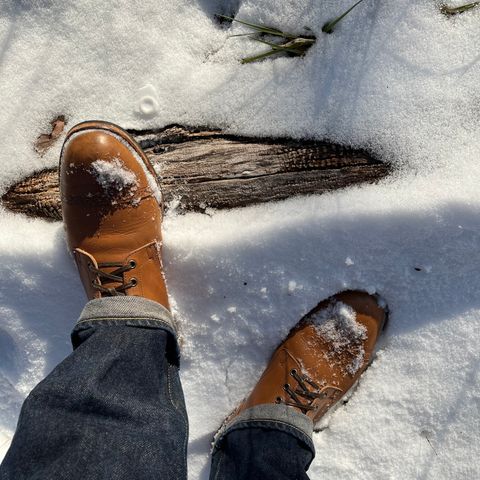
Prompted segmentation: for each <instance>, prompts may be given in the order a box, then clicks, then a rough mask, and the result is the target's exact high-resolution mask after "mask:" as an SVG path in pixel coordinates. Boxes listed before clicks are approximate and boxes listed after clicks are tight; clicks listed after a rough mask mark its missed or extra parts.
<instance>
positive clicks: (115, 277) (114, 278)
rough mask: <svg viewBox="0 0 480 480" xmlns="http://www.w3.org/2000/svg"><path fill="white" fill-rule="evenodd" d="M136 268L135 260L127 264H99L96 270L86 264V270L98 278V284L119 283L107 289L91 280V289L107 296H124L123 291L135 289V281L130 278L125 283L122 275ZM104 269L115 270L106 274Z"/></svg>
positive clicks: (91, 265)
mask: <svg viewBox="0 0 480 480" xmlns="http://www.w3.org/2000/svg"><path fill="white" fill-rule="evenodd" d="M136 266H137V264H136V262H135V260H129V261H128V262H127V263H125V264H124V263H121V262H120V263H118V262H104V263H99V264H98V268H96V267H95V266H94V265H93V264H92V263H91V262H90V263H89V264H88V269H89V270H90V271H91V272H92V273H93V274H95V275H97V276H98V279H99V281H100V282H102V280H104V281H105V282H103V283H119V284H120V285H118V286H113V287H107V286H105V285H103V284H102V283H98V282H97V281H96V280H92V287H93V288H95V289H96V290H99V291H100V292H102V293H104V294H105V295H107V296H113V297H116V296H123V295H126V293H125V290H128V289H129V288H132V287H135V286H136V285H137V283H138V282H137V279H136V278H131V279H130V281H129V282H128V283H125V280H124V278H123V274H124V273H125V272H128V271H129V270H133V269H134V268H135V267H136ZM105 268H108V269H111V268H114V269H115V270H113V271H110V272H106V271H105V270H103V269H105Z"/></svg>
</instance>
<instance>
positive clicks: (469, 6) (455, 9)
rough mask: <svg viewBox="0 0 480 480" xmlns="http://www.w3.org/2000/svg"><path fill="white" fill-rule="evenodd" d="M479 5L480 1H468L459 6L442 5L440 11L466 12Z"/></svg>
mask: <svg viewBox="0 0 480 480" xmlns="http://www.w3.org/2000/svg"><path fill="white" fill-rule="evenodd" d="M479 5H480V2H472V3H466V4H465V5H461V6H459V7H449V6H448V5H442V6H441V7H440V11H441V12H442V13H444V14H445V15H456V14H457V13H463V12H466V11H468V10H471V9H472V8H475V7H478V6H479Z"/></svg>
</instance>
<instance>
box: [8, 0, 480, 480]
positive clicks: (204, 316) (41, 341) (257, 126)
mask: <svg viewBox="0 0 480 480" xmlns="http://www.w3.org/2000/svg"><path fill="white" fill-rule="evenodd" d="M233 3H235V9H236V10H237V17H238V18H240V19H245V20H247V21H253V22H256V23H258V22H263V23H265V24H269V25H272V26H275V27H278V28H281V29H283V30H285V31H293V32H295V33H296V32H300V31H301V30H302V28H303V25H306V26H309V27H310V28H311V29H312V30H313V32H314V34H315V35H316V36H317V42H316V44H315V45H314V46H313V47H312V48H311V49H310V50H309V52H308V53H307V55H306V56H305V57H304V58H278V59H275V60H274V61H264V62H261V63H257V64H251V65H241V64H240V63H239V62H238V60H239V59H240V58H242V57H243V56H245V55H246V54H250V53H251V54H253V53H255V51H257V49H258V52H260V51H261V50H262V49H263V47H262V46H261V45H259V44H257V43H255V42H252V41H251V40H249V39H248V38H242V37H237V38H235V39H234V38H230V35H231V34H236V33H244V32H245V29H244V27H242V26H241V25H238V24H235V23H233V24H232V25H231V27H228V28H227V27H220V26H218V25H217V24H216V23H215V22H214V21H213V19H212V16H213V14H214V13H216V12H217V11H218V9H219V8H223V6H222V5H224V4H223V3H222V2H219V1H218V0H201V1H196V0H194V1H192V0H176V1H175V2H166V1H158V0H144V1H143V2H131V1H127V0H120V1H119V2H116V4H115V8H114V9H112V7H111V5H110V4H108V2H103V3H102V2H92V1H91V0H78V1H76V2H65V1H60V0H48V1H41V0H39V1H35V2H29V1H23V0H22V1H17V2H15V1H8V0H6V1H4V2H3V4H2V7H3V8H0V42H1V44H2V61H1V64H0V69H1V70H2V75H0V92H1V93H0V95H1V97H2V99H3V100H4V102H2V109H1V111H0V127H1V131H2V133H3V136H2V149H1V151H0V160H1V163H2V171H1V173H0V191H1V192H2V193H3V192H4V191H5V189H6V188H7V187H8V186H9V185H10V184H11V183H12V182H13V181H14V180H18V179H20V178H22V177H24V176H26V175H29V174H31V173H32V172H33V171H35V170H41V169H43V168H46V167H54V166H56V165H57V164H58V155H59V151H60V146H61V140H60V141H59V142H58V144H56V145H55V146H54V147H52V149H51V150H49V151H48V152H47V153H46V154H45V155H44V156H43V157H39V156H37V155H35V154H34V153H33V149H32V145H33V144H34V142H35V140H36V138H37V137H38V135H39V134H41V133H43V132H44V131H45V130H46V129H47V128H48V127H49V122H50V121H51V119H52V118H54V117H55V116H56V115H58V114H59V112H61V113H65V114H66V115H67V119H68V126H73V125H74V124H75V123H77V122H80V121H83V120H86V119H91V118H101V119H106V120H111V121H114V122H115V123H117V124H120V125H122V126H124V127H128V128H133V129H139V130H141V129H149V128H159V127H163V126H165V125H168V124H172V123H180V124H187V125H194V126H195V125H211V126H214V127H221V128H223V129H224V130H226V131H228V132H229V133H233V134H240V135H258V136H266V137H268V136H275V137H276V136H289V137H296V138H301V137H309V138H316V139H327V140H332V141H336V142H338V143H341V144H345V145H352V146H356V147H362V148H367V149H369V150H371V151H372V152H373V153H374V154H376V155H377V156H379V158H381V159H383V160H386V161H389V162H391V165H392V166H393V171H394V173H393V174H392V176H391V177H390V178H388V179H386V180H384V181H382V182H380V183H379V184H376V185H363V186H360V187H355V188H350V189H347V190H342V191H336V192H332V193H329V194H326V195H323V196H320V197H318V196H311V197H308V198H297V199H290V200H288V201H285V202H281V203H278V204H269V205H262V206H257V207H252V208H246V209H242V210H236V211H231V212H223V211H222V212H215V211H212V210H211V209H209V210H208V213H209V216H207V215H199V214H188V215H186V216H177V215H176V214H175V213H174V212H173V211H170V213H168V214H167V218H166V222H165V224H164V249H163V252H164V263H165V270H166V277H167V281H168V287H169V293H170V296H171V299H172V304H173V305H174V307H175V311H176V314H177V316H178V318H179V325H180V329H181V332H180V334H181V338H182V340H183V344H182V357H183V361H182V367H181V377H182V384H183V388H184V392H185V397H186V401H187V409H188V413H189V420H190V445H189V450H188V451H189V454H188V455H189V458H188V461H189V477H190V478H191V479H200V480H206V479H208V473H209V466H208V465H209V461H210V459H209V449H210V438H211V437H212V436H213V432H215V431H216V430H217V428H218V426H219V425H220V424H221V423H222V421H223V419H224V417H225V415H227V414H228V413H229V412H230V411H231V410H232V409H233V408H234V407H235V406H236V405H237V404H238V402H239V401H240V400H241V399H242V398H243V397H244V396H245V395H246V394H248V392H249V390H250V389H251V388H252V387H253V385H254V383H255V382H256V380H257V379H258V376H259V374H260V373H261V371H262V370H263V368H264V367H265V365H266V363H267V361H268V358H269V357H270V355H271V353H272V351H273V349H274V348H275V347H276V346H277V345H278V343H279V342H280V341H281V340H282V339H283V338H284V337H285V335H286V334H287V333H288V331H289V330H290V328H291V327H292V326H293V325H295V324H296V322H297V321H298V319H299V318H301V316H303V315H304V314H305V313H306V312H308V311H309V310H310V309H311V308H312V306H314V305H316V304H317V303H318V302H319V300H322V299H324V298H327V297H329V296H330V295H332V294H334V293H336V292H337V291H338V290H343V289H347V288H359V289H364V290H365V289H367V288H368V290H369V291H377V292H379V293H381V295H382V297H383V298H385V300H386V301H387V302H388V306H389V309H390V312H391V316H390V323H389V327H388V328H387V331H386V335H385V344H384V345H385V346H384V348H383V350H381V351H380V352H379V353H378V355H377V359H376V360H375V361H374V363H373V364H372V366H371V367H370V368H369V369H368V370H367V371H366V373H365V374H364V375H363V376H362V379H361V381H360V384H359V387H358V389H357V390H356V391H355V394H354V395H353V396H352V398H351V399H350V400H349V402H348V403H347V404H346V405H344V406H342V407H341V408H339V409H338V410H337V411H336V412H335V413H334V414H333V416H332V417H331V418H330V420H329V422H328V428H326V429H325V430H324V431H322V432H320V433H318V434H315V435H314V443H315V447H316V450H317V458H316V459H315V460H314V462H313V463H312V465H311V468H310V470H309V476H310V477H311V478H312V480H313V479H320V478H324V477H325V476H330V477H335V478H342V479H345V480H358V479H364V478H365V479H367V478H368V479H369V480H383V479H385V478H389V479H391V480H405V479H422V480H450V479H452V478H455V479H459V480H463V479H464V480H471V479H473V478H480V465H479V464H478V462H475V461H472V459H476V458H478V457H479V456H480V446H479V442H478V431H479V425H480V415H479V411H478V397H479V394H480V375H479V368H478V366H479V363H478V344H479V343H480V303H479V296H478V292H479V291H480V276H479V274H478V268H477V267H478V265H479V264H480V249H479V248H478V245H480V190H479V189H478V179H479V178H480V162H479V161H478V159H479V158H480V122H479V121H478V112H479V108H480V87H479V82H478V79H479V78H480V61H479V56H478V41H477V39H478V32H479V22H480V9H479V8H477V9H472V10H471V11H469V12H467V13H464V14H462V15H457V16H455V17H446V16H445V15H442V14H441V13H439V9H438V3H439V2H436V1H433V0H432V1H427V2H412V1H410V0H397V1H395V2H380V1H368V2H363V3H362V4H360V5H359V6H358V7H357V8H356V9H355V10H354V11H352V13H351V14H350V15H348V16H347V17H345V18H344V19H343V20H342V22H341V23H339V24H338V26H337V28H336V30H335V32H334V33H333V34H331V35H324V34H322V32H321V27H322V25H323V24H324V23H325V21H327V20H329V19H331V18H334V17H336V16H337V15H338V14H339V13H341V12H343V11H345V10H346V9H347V8H349V7H350V6H351V4H352V2H351V1H350V0H325V1H322V2H305V0H293V1H291V2H278V1H275V0H255V1H254V0H244V1H242V2H231V4H233ZM462 3H464V2H461V1H459V0H455V1H452V2H451V4H452V5H460V4H462ZM449 4H450V3H449ZM93 5H94V8H92V6H93ZM227 13H231V12H227ZM107 24H108V28H105V25H107ZM179 25H181V28H179ZM99 32H100V33H99ZM79 45H80V46H81V47H79ZM72 52H75V55H72ZM25 65H28V66H29V68H25ZM148 84H150V85H152V87H154V88H155V91H156V96H155V100H156V101H157V102H158V105H159V108H158V110H156V111H154V110H155V109H151V110H150V111H148V112H147V113H148V114H149V115H148V118H146V116H145V115H144V114H142V112H141V110H140V109H139V98H138V93H137V92H138V91H139V89H141V88H142V87H143V86H145V85H148ZM147 107H148V105H147ZM158 173H160V174H161V172H158ZM150 181H152V182H153V184H155V179H154V178H153V176H150ZM180 201H181V199H180ZM0 222H1V225H2V233H3V234H2V236H0V276H1V278H2V279H3V281H2V283H1V285H0V305H1V306H2V309H1V310H0V432H1V436H0V449H1V450H2V451H5V450H6V446H7V444H8V441H9V439H11V437H12V434H13V431H14V429H15V424H16V420H17V417H18V414H19V411H20V406H21V402H22V400H23V399H24V398H25V395H26V394H27V392H28V391H29V390H31V389H32V388H33V387H34V385H35V384H36V383H37V382H38V380H40V379H41V378H43V377H44V376H45V375H46V374H48V373H49V372H50V371H51V370H52V368H53V367H54V366H55V365H56V364H57V363H58V362H60V361H61V360H62V359H63V358H65V357H66V356H67V355H68V354H69V353H70V352H71V346H70V344H69V341H68V337H69V335H70V330H71V328H72V326H73V324H74V322H75V320H76V318H74V317H76V314H77V313H79V312H80V310H81V308H82V306H83V304H84V302H85V300H84V294H83V289H82V287H81V284H80V282H79V279H78V274H77V272H76V270H75V267H74V265H73V264H72V261H71V259H70V258H69V257H68V255H67V253H66V249H65V242H64V234H63V231H62V227H61V225H58V224H52V223H46V222H43V221H40V220H32V219H26V218H24V217H22V216H19V215H12V214H10V213H8V212H5V211H4V210H2V209H1V207H0ZM460 225H461V227H459V226H460ZM347 255H348V256H349V257H350V258H351V259H353V260H354V262H355V265H354V266H353V265H352V266H351V268H347V266H348V265H346V263H345V259H346V256H347ZM427 265H428V267H429V268H428V271H427V268H425V269H423V266H427ZM416 266H420V267H422V271H416V270H415V267H416ZM292 279H294V281H295V282H296V283H297V284H298V285H303V289H302V290H301V291H300V290H295V292H294V295H292V294H291V292H289V290H288V283H289V281H291V280H292ZM245 282H247V285H244V283H245ZM59 298H60V299H61V301H59V300H58V299H59ZM232 305H235V306H236V307H237V310H236V312H234V313H230V312H229V311H228V308H229V307H231V306H232ZM206 372H207V373H206ZM212 399H215V402H213V401H212ZM5 439H6V440H5ZM0 455H1V453H0Z"/></svg>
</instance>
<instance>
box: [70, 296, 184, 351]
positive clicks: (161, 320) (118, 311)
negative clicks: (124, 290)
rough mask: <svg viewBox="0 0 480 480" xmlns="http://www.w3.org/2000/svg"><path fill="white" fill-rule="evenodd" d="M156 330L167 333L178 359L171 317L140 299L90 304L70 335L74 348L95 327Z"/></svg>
mask: <svg viewBox="0 0 480 480" xmlns="http://www.w3.org/2000/svg"><path fill="white" fill-rule="evenodd" d="M116 326H120V327H121V326H126V327H140V328H158V329H161V330H165V331H167V332H168V333H169V334H170V335H171V337H172V340H173V343H174V350H175V351H176V355H177V356H179V351H178V344H177V329H176V327H175V322H174V319H173V316H172V314H171V313H170V311H169V310H167V309H166V308H165V307H164V306H163V305H160V303H157V302H154V301H153V300H149V299H147V298H143V297H134V296H118V297H105V298H96V299H94V300H90V301H89V302H88V303H87V304H86V305H85V307H84V309H83V311H82V313H81V314H80V317H79V319H78V321H77V323H76V324H75V327H74V329H73V332H72V343H73V345H74V348H76V346H78V345H79V344H80V343H82V340H79V339H80V337H83V335H82V332H85V330H89V329H96V328H97V327H116Z"/></svg>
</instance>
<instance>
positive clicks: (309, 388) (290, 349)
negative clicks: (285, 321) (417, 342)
mask: <svg viewBox="0 0 480 480" xmlns="http://www.w3.org/2000/svg"><path fill="white" fill-rule="evenodd" d="M386 312H387V310H386V307H382V306H380V305H379V304H378V302H377V299H376V297H374V296H372V295H369V294H367V293H365V292H360V291H346V292H343V293H339V294H337V295H334V296H333V297H331V298H329V299H327V300H324V301H323V302H321V303H320V304H318V305H317V306H316V307H315V308H314V309H313V310H311V311H310V312H309V313H308V314H307V315H305V316H304V317H303V318H302V319H301V320H300V322H299V323H298V324H297V325H296V326H295V327H294V328H293V329H292V331H291V332H290V333H289V335H288V337H287V338H286V339H285V340H284V341H283V343H282V344H281V345H280V346H279V347H278V348H277V350H276V351H275V352H274V354H273V356H272V358H271V360H270V362H269V364H268V366H267V368H266V370H265V371H264V372H263V375H262V377H261V378H260V380H259V381H258V383H257V385H256V386H255V388H254V389H253V391H252V392H251V394H250V395H249V396H248V398H247V399H246V400H244V401H243V403H242V404H241V405H240V407H239V408H238V409H237V410H236V411H235V412H234V414H233V415H232V416H231V417H230V418H229V419H228V420H227V422H230V421H232V420H234V418H235V417H236V416H237V415H238V414H239V413H240V412H242V411H243V410H246V409H247V408H250V407H254V406H257V405H262V404H273V403H279V404H285V405H288V406H290V407H292V408H293V409H295V410H297V411H298V412H301V413H303V414H305V415H307V416H308V417H310V418H311V419H312V420H313V422H314V424H315V423H316V422H318V420H319V419H320V418H321V417H322V416H323V415H324V414H325V413H326V412H327V411H328V410H329V409H330V408H331V407H332V406H333V405H334V404H335V403H336V402H338V400H340V399H341V398H342V397H343V396H344V395H345V394H346V393H347V391H348V390H349V389H350V388H351V387H352V386H353V385H354V384H355V383H356V381H357V380H358V378H359V377H360V375H361V374H362V373H363V372H364V370H365V369H366V368H367V366H368V365H369V362H370V361H371V358H372V354H373V351H374V347H375V344H376V343H377V340H378V338H379V335H380V333H381V331H382V329H383V327H384V325H385V322H386V317H387V313H386Z"/></svg>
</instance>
